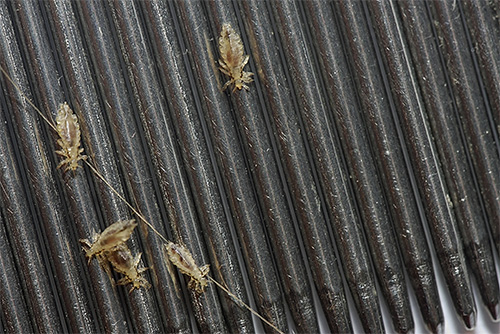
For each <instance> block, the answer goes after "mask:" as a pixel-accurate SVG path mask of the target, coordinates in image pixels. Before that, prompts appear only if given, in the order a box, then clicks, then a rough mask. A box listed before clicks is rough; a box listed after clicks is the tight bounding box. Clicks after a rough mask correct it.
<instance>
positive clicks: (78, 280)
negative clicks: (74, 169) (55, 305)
mask: <svg viewBox="0 0 500 334" xmlns="http://www.w3.org/2000/svg"><path fill="white" fill-rule="evenodd" d="M35 5H36V4H35ZM33 16H34V19H35V20H36V19H38V22H40V20H39V18H40V17H39V12H38V13H36V14H34V15H33ZM37 30H39V31H43V29H42V28H41V26H40V25H38V26H37ZM5 33H6V34H7V35H8V34H9V33H8V32H5ZM2 40H4V39H2ZM1 49H2V51H3V53H4V60H5V62H6V65H7V67H8V68H19V69H21V68H22V65H21V57H20V55H19V53H18V51H17V48H16V45H15V44H10V45H5V46H3V47H2V48H1ZM54 74H55V73H54ZM12 77H13V79H14V80H15V81H16V82H23V84H22V87H26V86H25V84H24V79H22V77H21V76H20V75H18V73H13V74H12ZM8 87H9V89H10V90H11V96H12V97H14V96H15V97H17V99H18V100H21V97H20V94H19V92H17V91H15V92H14V91H12V89H13V86H12V85H9V86H8ZM13 102H14V103H12V105H11V109H10V112H11V116H10V117H12V118H13V119H14V126H15V128H16V130H17V135H18V138H19V145H20V146H21V151H22V152H23V154H24V157H25V159H26V160H25V162H26V166H27V170H28V179H29V181H28V182H29V184H30V186H31V187H32V194H33V197H34V200H35V203H36V204H37V207H38V210H39V211H38V214H39V216H40V218H41V225H40V226H39V228H40V232H41V235H40V237H41V238H42V239H41V240H42V242H43V244H44V247H46V249H47V251H48V252H47V255H48V257H49V263H50V265H49V267H50V269H49V270H52V271H53V274H54V275H55V276H54V280H55V284H54V286H55V287H57V288H56V291H57V292H56V294H59V297H60V300H61V303H62V305H61V307H62V309H63V311H64V314H65V320H66V323H67V326H68V330H69V331H86V332H95V331H96V329H97V328H96V323H95V322H94V321H92V318H93V314H92V313H91V308H90V305H89V301H88V299H87V295H88V294H87V291H86V286H85V284H84V277H83V276H82V275H81V273H82V272H83V270H82V266H83V265H84V261H83V259H82V258H81V257H80V249H79V248H80V247H79V245H78V242H77V240H76V237H75V235H74V231H73V229H72V228H71V225H70V224H67V220H66V217H64V216H63V215H62V214H61V213H62V201H61V193H60V191H59V189H57V185H56V182H55V179H54V171H55V166H54V165H53V164H52V163H51V162H50V161H49V160H48V155H47V152H48V151H47V149H46V146H45V145H44V144H43V143H42V141H41V139H42V138H44V137H43V135H42V133H41V129H40V127H39V124H38V123H37V121H36V117H35V113H34V111H33V109H30V111H29V112H27V111H26V110H25V109H24V108H21V106H22V104H19V103H16V102H15V100H14V101H13ZM76 268H79V269H77V270H75V269H76Z"/></svg>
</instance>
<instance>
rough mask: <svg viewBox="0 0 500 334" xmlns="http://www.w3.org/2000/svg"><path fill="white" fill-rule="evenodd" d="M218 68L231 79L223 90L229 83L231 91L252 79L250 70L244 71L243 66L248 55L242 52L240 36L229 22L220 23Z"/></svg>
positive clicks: (242, 86)
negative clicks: (232, 85) (232, 86)
mask: <svg viewBox="0 0 500 334" xmlns="http://www.w3.org/2000/svg"><path fill="white" fill-rule="evenodd" d="M219 53H220V57H221V58H220V59H219V69H220V70H221V72H222V73H224V74H225V75H227V76H229V77H230V78H231V79H230V80H229V81H228V82H226V84H225V85H224V86H223V87H222V90H225V89H226V88H227V87H228V86H229V85H231V84H234V88H233V92H234V91H236V89H239V90H241V89H242V88H245V89H246V90H248V89H249V88H248V86H247V85H246V84H247V83H250V82H252V81H253V79H252V75H253V73H252V72H245V71H243V68H244V67H245V65H246V64H247V63H248V59H249V58H250V56H248V55H245V54H244V49H243V43H242V42H241V38H240V36H239V35H238V33H237V32H236V31H234V29H233V27H231V25H230V24H229V23H225V24H223V25H222V30H221V33H220V37H219Z"/></svg>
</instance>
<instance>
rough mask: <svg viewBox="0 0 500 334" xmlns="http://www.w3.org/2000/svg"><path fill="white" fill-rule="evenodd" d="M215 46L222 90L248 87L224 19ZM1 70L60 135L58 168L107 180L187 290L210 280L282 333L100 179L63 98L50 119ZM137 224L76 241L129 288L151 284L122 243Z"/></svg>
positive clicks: (237, 45)
mask: <svg viewBox="0 0 500 334" xmlns="http://www.w3.org/2000/svg"><path fill="white" fill-rule="evenodd" d="M219 46H220V52H221V57H222V59H221V60H219V63H220V66H221V67H220V70H221V71H222V72H223V73H225V74H227V75H228V76H230V77H231V80H230V81H229V82H227V83H226V84H225V85H224V89H226V88H227V86H229V85H230V84H234V89H233V91H235V90H236V89H242V88H245V89H248V86H246V85H245V83H249V82H252V78H251V76H252V75H253V73H249V72H244V71H243V67H244V66H245V65H246V63H247V62H248V58H249V57H248V56H245V55H244V54H243V44H242V43H241V39H240V37H239V36H238V34H237V33H236V32H235V31H234V30H233V28H232V27H231V26H230V25H229V24H225V25H224V26H223V27H222V32H221V37H220V39H219ZM0 72H2V73H3V74H4V75H5V77H6V78H7V79H8V80H9V82H11V83H12V85H13V86H14V87H15V88H16V89H17V91H18V92H19V93H20V94H21V96H22V97H23V99H25V100H26V102H28V103H29V104H30V105H31V106H32V107H33V109H34V110H35V111H36V112H37V113H38V114H39V115H40V117H42V118H43V120H44V121H45V122H47V124H49V125H50V126H51V128H52V129H53V130H54V131H56V132H57V134H58V135H59V139H58V140H57V143H58V145H59V146H60V147H61V149H60V150H58V151H56V153H57V154H59V155H61V156H63V157H64V158H65V159H64V160H62V161H61V163H60V164H59V165H58V166H57V168H60V167H62V166H64V165H67V166H66V169H65V171H68V170H73V171H75V170H76V169H77V168H78V167H80V166H79V164H78V161H80V160H82V161H84V162H85V163H86V164H87V166H88V167H89V168H90V169H91V170H92V172H93V173H94V174H95V175H96V176H98V177H99V178H100V179H101V180H102V182H104V184H106V186H108V187H109V189H110V190H111V191H112V192H113V193H114V194H115V195H117V196H118V197H119V198H120V199H121V200H122V201H123V202H124V203H125V204H126V205H127V206H128V207H129V208H130V209H131V210H132V211H133V212H134V213H135V214H136V215H137V217H139V218H140V219H141V220H142V221H143V222H144V224H146V225H147V226H148V227H149V228H151V230H153V232H154V233H155V234H157V235H158V236H159V237H160V238H161V239H163V240H164V241H165V242H166V244H165V255H166V257H167V258H168V260H169V261H170V262H171V263H172V264H174V265H175V266H176V267H177V268H178V269H179V271H180V272H181V273H183V274H185V275H187V276H189V277H190V278H191V280H190V282H189V284H188V287H189V289H192V290H194V291H196V292H198V293H202V292H204V291H205V288H206V287H207V285H208V282H209V281H210V282H212V283H214V284H215V285H217V286H218V287H219V288H220V289H221V290H223V291H224V292H225V293H227V294H228V295H229V296H230V297H231V298H233V299H234V300H235V301H236V302H237V303H238V304H239V305H241V306H242V307H244V308H246V309H247V310H249V311H250V312H251V313H252V314H254V315H255V316H257V317H258V318H259V319H261V320H262V321H264V322H265V323H266V324H268V325H269V326H270V327H272V328H274V329H275V330H276V332H278V333H281V334H283V332H282V331H280V330H279V329H278V328H277V327H276V326H275V325H273V324H272V323H271V322H270V321H269V320H267V319H265V318H264V317H262V316H261V315H260V314H259V313H257V312H256V311H255V310H254V309H252V308H251V307H250V306H249V305H247V304H245V303H244V302H243V301H242V300H241V299H239V298H238V297H237V296H236V295H234V294H233V293H232V292H231V291H229V290H228V289H227V288H226V287H225V286H223V285H221V284H220V283H219V282H217V281H216V280H214V279H213V278H211V277H210V276H209V275H208V272H209V265H204V266H202V267H199V266H197V265H196V263H195V261H194V258H193V255H192V254H191V252H190V251H189V250H188V249H187V248H186V247H185V246H183V245H179V244H175V243H173V242H171V241H168V240H167V239H166V238H165V237H164V236H163V235H162V234H161V233H159V232H158V231H157V230H156V229H155V228H154V227H153V225H151V223H149V222H148V221H147V220H146V218H145V217H144V216H143V215H142V214H141V213H140V212H139V211H137V210H136V209H135V208H134V207H133V206H132V205H131V204H130V203H129V202H128V201H127V200H126V199H125V198H124V197H123V196H122V195H121V194H120V193H119V192H118V191H117V190H116V189H115V188H113V186H112V185H111V184H110V183H109V182H108V181H107V180H106V178H104V176H102V174H101V173H100V172H99V171H98V170H97V168H96V167H95V166H94V165H93V164H92V163H90V162H88V161H87V158H88V157H87V156H86V155H82V153H83V148H80V144H81V143H80V126H79V124H78V118H77V117H76V115H75V114H74V113H73V111H72V110H71V108H70V107H69V106H68V104H67V103H63V104H61V105H60V106H59V109H58V113H57V116H56V122H55V124H54V123H53V122H52V121H51V120H50V119H49V118H47V117H46V116H45V115H44V114H43V113H42V112H41V111H40V109H38V108H37V106H36V105H35V104H34V103H33V102H32V101H31V100H30V99H29V98H28V97H27V96H26V95H25V94H24V93H23V92H22V90H21V89H20V88H19V86H18V85H17V84H16V83H15V82H14V81H13V80H12V78H11V77H10V76H9V74H8V73H7V72H6V71H5V69H4V68H3V67H1V66H0ZM136 226H137V223H136V222H135V221H134V220H124V221H118V222H115V223H113V224H111V225H110V226H108V227H107V228H106V229H105V230H104V231H103V232H102V233H100V234H95V235H94V236H93V239H94V241H93V242H91V241H89V240H88V239H81V240H80V243H81V244H82V246H83V249H84V251H85V255H86V257H87V258H88V259H89V263H90V261H91V260H92V258H93V257H96V258H97V260H98V261H99V264H100V265H101V267H103V268H104V270H105V271H106V273H107V274H108V276H109V277H110V279H111V280H112V281H113V278H112V277H111V268H110V267H113V269H114V270H115V271H117V272H118V273H120V274H122V275H123V278H121V279H120V280H119V281H118V282H117V284H119V285H126V284H132V288H131V290H130V292H132V291H133V290H134V289H139V288H141V287H143V288H146V289H148V288H150V287H151V285H150V284H149V282H148V281H147V280H146V279H145V278H144V277H142V276H141V274H142V273H143V272H144V271H145V270H147V268H140V269H139V268H138V266H139V262H140V258H141V254H140V253H139V254H138V255H137V256H135V257H134V256H133V255H132V253H131V251H130V249H129V248H128V246H127V244H126V242H127V240H128V239H129V238H130V236H131V235H132V232H133V231H134V229H135V227H136Z"/></svg>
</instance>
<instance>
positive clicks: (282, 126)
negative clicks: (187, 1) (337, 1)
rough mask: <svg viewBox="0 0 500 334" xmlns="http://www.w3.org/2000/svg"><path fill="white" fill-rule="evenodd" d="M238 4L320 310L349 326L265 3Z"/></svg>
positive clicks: (333, 322)
mask: <svg viewBox="0 0 500 334" xmlns="http://www.w3.org/2000/svg"><path fill="white" fill-rule="evenodd" d="M222 3H223V4H224V3H225V2H222ZM214 7H215V6H214ZM240 10H241V17H242V18H243V22H244V24H245V26H246V28H247V30H246V35H247V36H248V38H249V43H250V45H249V46H250V47H251V50H252V56H253V58H254V59H255V64H256V67H257V73H258V74H259V80H260V82H261V83H262V86H261V87H262V88H263V89H264V93H265V98H266V99H267V101H269V103H268V104H267V105H263V108H264V111H265V112H266V113H267V114H269V116H268V117H272V121H273V126H274V128H273V130H272V132H273V133H275V136H274V139H275V140H276V141H277V143H278V145H279V146H278V147H279V149H280V153H281V160H282V161H283V163H284V168H285V173H286V175H287V181H288V184H289V186H290V190H291V196H292V200H293V202H294V205H295V210H296V214H297V218H298V221H299V224H300V228H301V232H302V238H303V241H304V247H305V250H306V253H307V255H308V260H309V264H310V266H311V271H312V276H313V279H314V283H315V286H316V289H317V291H318V294H319V298H320V301H321V303H322V306H323V311H324V312H325V315H326V318H327V321H328V323H329V326H330V330H331V331H332V332H338V333H346V332H351V331H352V328H351V321H350V317H349V311H348V309H347V302H346V299H345V294H344V288H343V285H342V277H341V276H340V273H339V269H338V264H337V260H336V257H335V250H334V249H335V248H334V245H333V241H332V237H331V235H330V233H329V231H328V226H327V224H326V219H325V218H326V217H325V215H326V212H325V208H324V205H325V204H324V201H321V200H320V197H319V194H318V189H317V187H318V186H319V184H317V183H316V180H315V178H314V175H313V174H312V168H311V166H310V161H309V159H308V152H307V151H306V147H305V144H304V140H305V139H306V138H304V136H303V134H302V133H303V129H302V128H301V127H300V123H299V122H300V121H299V116H298V113H297V105H296V104H294V100H293V98H292V92H291V87H289V86H288V85H286V84H285V83H286V76H285V71H284V69H283V67H282V66H281V65H280V63H281V58H280V53H279V49H278V47H277V45H275V42H274V37H273V36H272V35H271V34H269V33H268V30H269V28H270V27H271V22H270V20H269V18H268V17H267V16H266V15H259V13H263V12H264V11H265V4H264V3H263V2H261V1H246V2H243V3H241V6H240ZM214 16H215V15H214ZM261 103H262V102H261Z"/></svg>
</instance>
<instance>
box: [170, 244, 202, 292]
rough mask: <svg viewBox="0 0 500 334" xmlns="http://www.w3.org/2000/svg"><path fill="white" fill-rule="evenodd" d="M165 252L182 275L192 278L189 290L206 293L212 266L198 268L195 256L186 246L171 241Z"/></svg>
mask: <svg viewBox="0 0 500 334" xmlns="http://www.w3.org/2000/svg"><path fill="white" fill-rule="evenodd" d="M165 252H166V254H167V256H168V259H169V260H170V262H172V263H173V264H174V265H175V266H176V267H177V268H178V269H179V270H180V272H181V273H183V274H184V275H188V276H189V277H191V280H190V281H189V283H188V288H189V289H191V290H193V289H194V290H195V291H196V292H198V293H202V292H203V291H205V288H206V286H207V285H208V280H207V279H206V278H205V276H207V274H208V272H209V270H210V265H208V264H207V265H204V266H202V267H198V265H197V264H196V262H195V261H194V259H193V255H192V254H191V252H190V251H189V250H188V249H187V248H186V247H185V246H183V245H178V244H175V243H173V242H171V241H169V242H168V243H167V244H166V245H165Z"/></svg>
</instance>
